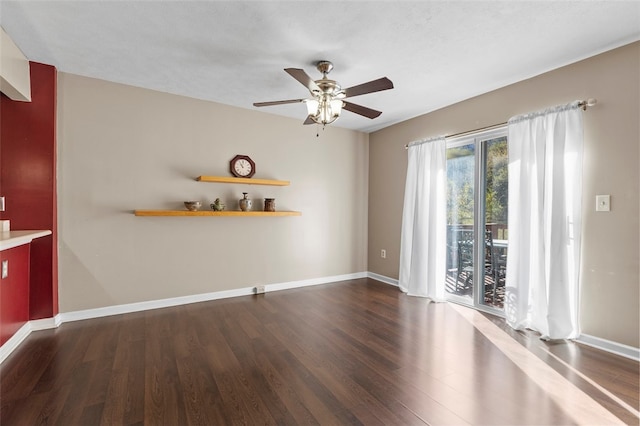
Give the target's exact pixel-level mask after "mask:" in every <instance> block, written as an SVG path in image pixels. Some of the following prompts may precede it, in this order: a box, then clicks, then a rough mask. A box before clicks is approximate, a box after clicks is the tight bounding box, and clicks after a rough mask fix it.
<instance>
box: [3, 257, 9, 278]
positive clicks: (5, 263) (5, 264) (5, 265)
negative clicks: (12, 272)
mask: <svg viewBox="0 0 640 426" xmlns="http://www.w3.org/2000/svg"><path fill="white" fill-rule="evenodd" d="M8 276H9V259H5V260H3V261H2V278H7V277H8Z"/></svg>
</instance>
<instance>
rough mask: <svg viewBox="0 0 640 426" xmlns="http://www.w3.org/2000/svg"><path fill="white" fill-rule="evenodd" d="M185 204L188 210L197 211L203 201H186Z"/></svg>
mask: <svg viewBox="0 0 640 426" xmlns="http://www.w3.org/2000/svg"><path fill="white" fill-rule="evenodd" d="M184 206H185V207H186V208H187V210H189V211H191V212H196V211H198V210H199V209H200V207H201V206H202V203H201V202H200V201H185V202H184Z"/></svg>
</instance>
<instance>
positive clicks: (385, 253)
mask: <svg viewBox="0 0 640 426" xmlns="http://www.w3.org/2000/svg"><path fill="white" fill-rule="evenodd" d="M380 257H381V258H383V259H386V258H387V251H386V250H385V249H382V250H380Z"/></svg>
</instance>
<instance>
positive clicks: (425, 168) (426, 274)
mask: <svg viewBox="0 0 640 426" xmlns="http://www.w3.org/2000/svg"><path fill="white" fill-rule="evenodd" d="M446 161H447V160H446V142H445V138H444V137H440V138H434V139H428V140H423V141H418V142H412V143H410V144H409V147H408V165H407V182H406V185H405V190H404V209H403V212H402V233H401V242H400V274H399V275H400V277H399V287H400V289H401V290H402V291H404V292H405V293H407V294H409V295H411V296H422V297H428V298H430V299H432V300H434V301H444V284H445V279H446V247H447V240H446V238H447V237H446V228H447V222H446V212H447V211H446V202H447V172H446V164H447V163H446Z"/></svg>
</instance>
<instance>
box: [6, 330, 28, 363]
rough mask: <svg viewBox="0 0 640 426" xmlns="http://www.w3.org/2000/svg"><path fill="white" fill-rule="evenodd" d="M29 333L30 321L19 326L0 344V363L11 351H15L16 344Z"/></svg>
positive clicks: (18, 344)
mask: <svg viewBox="0 0 640 426" xmlns="http://www.w3.org/2000/svg"><path fill="white" fill-rule="evenodd" d="M29 334H31V324H30V321H29V322H27V323H25V324H24V325H23V326H22V327H20V328H19V329H18V331H16V333H15V334H14V335H13V336H11V338H10V339H9V340H7V341H6V342H4V345H2V346H0V364H2V363H3V362H4V360H5V359H7V357H8V356H9V355H11V353H12V352H13V351H15V350H16V349H17V348H18V346H20V343H22V342H23V340H24V339H26V338H27V337H28V336H29Z"/></svg>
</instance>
